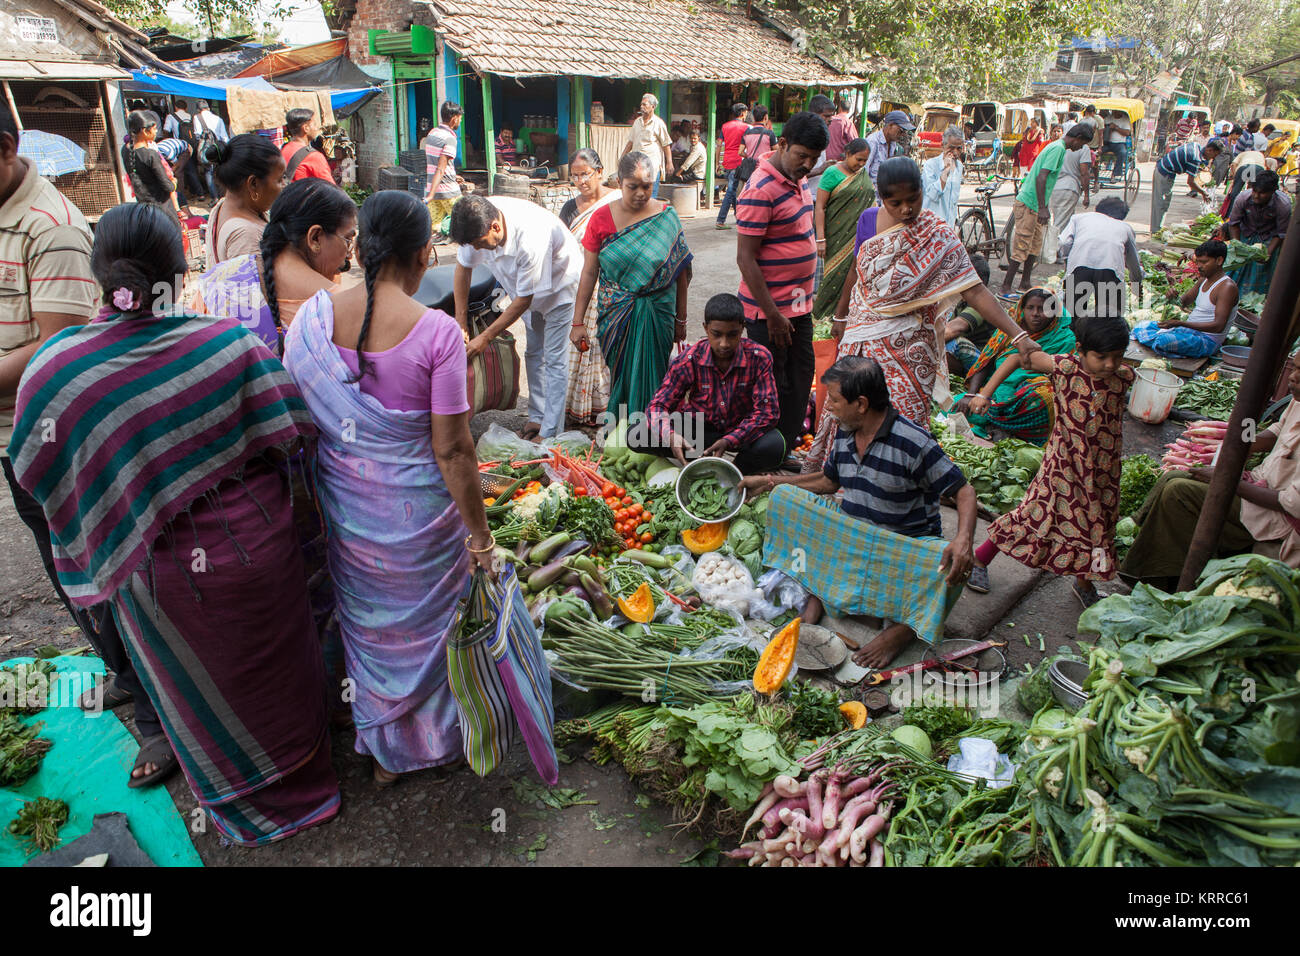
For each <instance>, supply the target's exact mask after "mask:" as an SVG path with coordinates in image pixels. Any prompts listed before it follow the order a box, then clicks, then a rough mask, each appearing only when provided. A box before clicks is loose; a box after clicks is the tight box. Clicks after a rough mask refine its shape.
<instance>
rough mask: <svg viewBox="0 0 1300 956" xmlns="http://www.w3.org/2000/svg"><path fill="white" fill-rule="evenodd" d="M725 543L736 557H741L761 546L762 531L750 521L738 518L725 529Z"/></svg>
mask: <svg viewBox="0 0 1300 956" xmlns="http://www.w3.org/2000/svg"><path fill="white" fill-rule="evenodd" d="M727 545H728V546H729V547H730V548H731V550H732V551H733V552H734V553H735V554H736V556H737V557H739V558H743V557H744V556H745V555H747V554H753V553H754V552H755V551H757V550H759V549H760V548H762V547H763V532H761V531H759V530H758V526H757V525H755V524H754V523H753V522H752V521H746V520H745V519H743V518H739V519H737V520H735V521H733V522H732V523H731V527H730V528H729V529H728V530H727Z"/></svg>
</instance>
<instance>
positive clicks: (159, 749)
mask: <svg viewBox="0 0 1300 956" xmlns="http://www.w3.org/2000/svg"><path fill="white" fill-rule="evenodd" d="M147 763H151V764H153V765H154V766H155V767H157V768H158V769H157V770H155V771H154V772H153V773H151V774H146V775H145V776H143V777H131V776H128V777H127V783H126V785H127V786H128V787H130V788H131V789H132V790H135V789H138V788H140V787H153V786H157V785H158V784H160V783H162V782H163V781H164V780H166V779H167V778H168V777H170V776H171V775H172V774H173V773H175V772H176V768H177V767H178V766H179V765H180V761H178V760H177V759H176V751H174V750H172V745H171V741H170V740H168V739H167V735H166V734H154V735H153V736H152V737H150V738H149V739H148V740H145V741H143V742H142V743H141V744H140V753H139V754H138V755H136V758H135V765H134V766H133V767H132V768H131V770H132V771H135V770H136V769H138V768H140V767H143V766H144V765H145V764H147Z"/></svg>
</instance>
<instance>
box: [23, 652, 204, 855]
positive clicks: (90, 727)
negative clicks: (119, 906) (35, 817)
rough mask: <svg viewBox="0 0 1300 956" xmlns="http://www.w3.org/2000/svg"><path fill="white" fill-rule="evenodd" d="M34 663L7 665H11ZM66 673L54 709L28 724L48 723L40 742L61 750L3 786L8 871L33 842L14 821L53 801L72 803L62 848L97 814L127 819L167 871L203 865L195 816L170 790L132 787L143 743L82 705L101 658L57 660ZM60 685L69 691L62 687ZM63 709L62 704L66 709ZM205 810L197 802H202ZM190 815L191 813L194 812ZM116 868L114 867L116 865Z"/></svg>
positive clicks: (114, 720) (61, 838)
mask: <svg viewBox="0 0 1300 956" xmlns="http://www.w3.org/2000/svg"><path fill="white" fill-rule="evenodd" d="M31 660H32V659H31V658H14V659H13V660H10V661H5V662H4V664H3V665H0V666H9V665H11V664H16V663H20V662H24V663H30V662H31ZM51 663H53V664H54V666H55V667H56V668H57V669H58V672H59V674H60V675H66V676H60V677H59V679H57V680H56V681H55V682H54V684H53V686H52V687H51V690H50V700H51V703H52V704H54V705H56V706H50V707H46V708H45V710H43V711H41V712H40V713H38V714H32V715H31V716H30V717H24V718H22V719H23V721H24V722H26V723H29V724H30V723H44V725H45V726H44V727H42V728H41V730H40V731H39V734H40V736H42V737H44V738H46V739H47V740H49V741H51V742H52V743H53V744H54V746H53V747H51V748H50V749H49V751H47V752H46V754H45V759H44V760H42V761H41V765H40V768H39V769H38V770H37V771H36V773H35V774H34V775H33V776H32V777H31V778H30V779H28V780H27V782H26V783H24V784H23V785H22V786H20V787H16V788H12V787H4V788H0V866H22V865H23V864H24V863H25V862H27V860H28V858H29V854H28V853H27V851H26V849H25V845H26V839H25V838H20V837H17V836H14V835H13V834H12V833H10V832H8V831H9V821H10V820H12V819H13V818H14V817H15V816H17V815H18V811H19V810H21V809H22V806H23V804H24V803H25V802H27V801H28V800H35V799H36V798H37V797H49V798H51V799H55V800H63V801H64V802H65V803H67V805H68V822H67V823H65V824H64V825H63V827H62V829H60V830H59V844H60V846H62V845H65V844H67V843H70V842H72V841H73V840H75V839H77V837H79V836H82V835H83V834H85V833H88V832H90V828H91V826H92V825H93V823H94V818H95V814H97V813H112V812H120V813H125V814H126V816H127V819H128V820H129V821H130V824H131V833H132V834H133V835H134V836H135V839H136V841H137V842H138V843H139V844H140V847H141V848H142V849H143V850H144V852H145V853H147V854H148V855H149V858H150V859H151V860H153V861H154V862H155V863H156V864H158V865H159V866H202V865H203V860H202V859H201V858H200V857H199V854H198V851H196V850H195V849H194V844H193V843H191V842H190V836H189V831H188V828H187V823H188V820H189V817H188V816H182V815H181V812H180V811H178V810H177V809H176V805H175V804H174V803H172V798H171V796H170V795H169V794H168V793H167V788H166V787H164V786H155V787H141V788H140V789H138V790H132V789H131V788H130V787H128V786H127V780H128V779H129V778H130V776H131V767H132V766H133V765H134V764H135V758H136V755H137V754H138V753H139V750H140V745H139V744H138V743H137V742H136V739H135V738H134V737H132V736H131V734H130V733H129V732H128V731H127V729H126V728H125V727H123V726H122V722H121V721H120V720H118V719H117V717H116V716H114V715H113V714H112V713H111V712H108V711H105V712H104V713H102V714H99V715H97V716H96V715H93V714H88V713H86V712H85V711H83V710H82V709H81V708H80V707H78V706H76V700H77V698H78V697H79V696H80V694H81V692H83V691H85V690H88V689H89V688H90V686H91V684H92V682H93V675H102V674H103V673H104V662H103V661H102V660H100V659H99V658H98V657H56V658H54V659H53V660H52V661H51ZM60 684H63V685H64V686H63V687H62V688H60V687H59V685H60ZM59 705H62V706H59ZM196 806H197V804H196ZM187 809H188V808H187ZM110 862H111V861H110Z"/></svg>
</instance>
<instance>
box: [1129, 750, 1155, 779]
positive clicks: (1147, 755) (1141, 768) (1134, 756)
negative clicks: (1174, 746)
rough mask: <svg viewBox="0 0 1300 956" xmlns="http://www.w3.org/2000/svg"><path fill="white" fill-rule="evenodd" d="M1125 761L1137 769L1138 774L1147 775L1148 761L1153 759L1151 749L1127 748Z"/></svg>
mask: <svg viewBox="0 0 1300 956" xmlns="http://www.w3.org/2000/svg"><path fill="white" fill-rule="evenodd" d="M1124 759H1125V760H1127V761H1128V762H1129V763H1131V764H1132V765H1133V766H1135V767H1137V771H1138V773H1146V765H1147V761H1148V760H1150V759H1151V748H1150V747H1125V748H1124Z"/></svg>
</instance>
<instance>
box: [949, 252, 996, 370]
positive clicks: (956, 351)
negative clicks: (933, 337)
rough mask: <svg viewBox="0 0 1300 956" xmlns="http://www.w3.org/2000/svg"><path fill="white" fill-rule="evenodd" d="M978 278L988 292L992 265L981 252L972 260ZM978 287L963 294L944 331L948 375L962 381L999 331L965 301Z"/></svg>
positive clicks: (972, 257) (971, 258) (965, 290)
mask: <svg viewBox="0 0 1300 956" xmlns="http://www.w3.org/2000/svg"><path fill="white" fill-rule="evenodd" d="M970 264H971V265H972V266H974V267H975V274H976V275H977V276H979V280H980V283H981V284H982V285H983V287H984V288H985V289H987V288H988V284H989V274H990V273H989V261H988V260H987V259H985V258H984V257H983V256H982V255H980V254H979V253H978V252H977V253H975V255H973V256H971V257H970ZM976 288H979V286H971V288H970V289H963V290H962V292H961V306H959V307H958V309H957V311H956V312H954V313H953V314H952V318H951V319H949V320H948V322H947V323H946V324H945V325H944V327H943V348H944V352H945V353H946V357H947V361H948V371H949V372H951V373H952V374H953V375H960V376H962V377H963V378H965V377H966V374H967V373H968V372H969V371H970V368H971V366H972V365H974V364H975V361H976V360H977V359H978V358H979V357H980V352H981V351H982V350H983V348H984V346H985V345H987V344H988V341H989V339H991V338H993V333H994V332H996V331H997V329H996V328H994V327H993V326H992V325H991V324H989V323H988V322H986V321H985V320H984V316H982V315H980V313H979V309H977V308H975V306H973V305H972V304H971V303H970V302H969V301H967V299H966V294H967V293H968V292H970V291H972V290H973V289H976Z"/></svg>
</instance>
